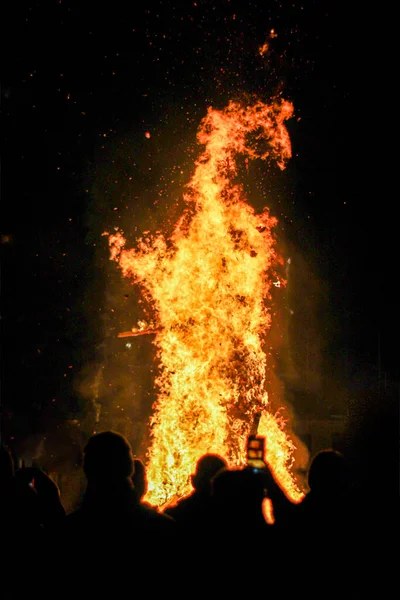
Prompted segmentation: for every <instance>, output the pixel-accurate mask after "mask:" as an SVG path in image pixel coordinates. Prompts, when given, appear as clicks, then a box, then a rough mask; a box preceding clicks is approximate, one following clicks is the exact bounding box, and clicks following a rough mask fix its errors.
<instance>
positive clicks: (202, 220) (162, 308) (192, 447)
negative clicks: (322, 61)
mask: <svg viewBox="0 0 400 600" xmlns="http://www.w3.org/2000/svg"><path fill="white" fill-rule="evenodd" d="M292 114H293V106H292V104H291V103H289V102H287V101H284V100H279V101H276V102H275V103H273V104H271V105H266V104H264V103H261V102H257V103H256V104H254V105H253V106H242V105H240V104H238V103H234V102H231V103H230V104H229V105H228V106H227V107H226V108H225V109H224V110H216V109H213V108H209V109H208V112H207V115H206V117H205V118H204V119H203V121H202V123H201V125H200V128H199V131H198V134H197V139H198V142H199V143H200V144H202V145H204V146H205V148H204V150H203V152H202V153H201V154H200V156H199V158H198V160H197V161H196V163H195V171H194V174H193V177H192V179H191V181H190V182H189V184H188V186H187V188H186V194H185V200H186V202H187V203H188V208H187V210H186V211H185V212H184V215H183V216H182V218H181V219H180V220H179V222H178V223H177V224H176V226H175V229H174V232H173V234H172V236H171V238H170V239H169V240H166V239H165V238H164V236H163V235H162V234H158V235H155V236H151V235H149V234H147V235H146V237H145V238H139V239H138V240H137V242H138V247H137V250H133V249H130V250H127V249H125V244H126V240H125V239H124V237H123V236H122V234H121V233H120V232H119V231H118V230H117V231H116V233H115V234H112V235H109V244H110V248H111V259H112V260H115V261H117V262H118V264H119V266H120V268H121V270H122V274H123V276H124V277H129V278H132V280H133V282H134V283H136V284H138V285H139V286H140V287H141V289H142V291H143V294H144V297H145V298H147V300H148V301H149V302H150V303H151V305H152V307H153V309H154V314H155V317H154V321H155V323H156V327H155V328H154V329H153V331H152V332H153V333H155V334H156V337H155V345H156V347H157V349H158V359H159V363H160V372H159V376H158V377H157V379H156V382H155V384H156V388H157V392H158V394H157V400H156V402H155V404H154V407H153V416H152V417H151V420H150V433H151V448H150V449H149V451H148V465H147V476H148V483H149V487H148V493H147V495H146V500H147V501H149V502H151V503H152V504H155V505H157V506H160V507H162V506H166V505H168V504H170V503H171V502H173V501H174V500H176V499H177V498H179V497H182V496H185V495H187V494H188V493H189V492H190V491H191V489H192V488H191V484H190V474H191V473H193V472H194V469H195V465H196V462H197V460H198V459H199V458H200V456H202V455H203V454H205V453H207V452H214V453H217V454H220V455H222V456H224V457H225V458H226V460H227V461H228V464H229V465H230V466H232V467H237V466H243V465H244V463H245V459H246V441H247V437H248V435H249V434H250V433H251V432H257V428H258V433H259V434H260V435H264V436H265V437H266V442H267V450H266V460H267V461H268V463H269V464H270V466H271V468H272V469H273V471H274V472H275V474H276V476H277V478H278V480H279V481H280V482H281V484H282V487H283V488H284V489H285V491H286V493H287V495H288V496H289V497H291V498H293V499H297V498H298V497H299V496H300V495H301V492H300V491H299V489H298V488H297V485H296V482H295V480H294V477H293V475H292V473H291V467H292V452H293V449H294V446H293V444H292V442H291V441H290V439H289V438H288V436H287V435H286V433H285V431H284V428H285V424H284V423H283V422H281V421H280V420H279V419H278V418H277V417H275V416H273V415H272V414H271V413H270V412H269V411H268V410H267V408H268V395H267V392H266V390H265V381H266V375H267V369H268V368H271V365H269V364H268V357H267V355H266V354H265V352H264V351H263V348H262V346H263V336H264V335H265V333H266V332H267V331H268V329H269V328H270V324H271V314H270V309H269V307H268V302H269V301H270V299H271V295H270V290H271V286H272V285H276V274H275V273H274V272H273V269H274V266H277V264H278V263H279V260H280V259H279V256H278V254H277V252H276V250H275V239H274V235H273V228H274V227H275V226H276V224H277V220H276V219H275V218H274V217H272V216H271V215H270V213H269V210H268V208H265V209H264V210H263V212H262V213H261V214H258V215H257V214H255V211H254V209H253V208H252V207H251V206H250V205H249V204H248V203H247V202H246V199H245V197H244V193H243V190H242V189H241V187H240V186H239V185H237V184H233V183H232V180H233V178H234V177H235V176H236V175H237V174H238V167H237V164H236V160H235V159H236V157H237V156H238V155H239V154H244V155H245V156H246V157H250V158H253V159H255V158H261V159H275V160H276V162H277V164H278V166H279V167H280V168H281V169H284V168H285V165H286V162H287V160H288V159H289V158H290V157H291V144H290V139H289V135H288V132H287V129H286V127H285V125H284V122H285V120H286V119H289V118H290V117H291V116H292ZM265 141H266V142H267V144H265ZM262 144H264V145H262ZM274 281H275V284H274ZM279 281H280V282H281V283H283V284H284V281H283V280H282V278H280V279H279ZM139 330H140V328H139ZM139 330H137V331H139ZM135 331H136V330H135Z"/></svg>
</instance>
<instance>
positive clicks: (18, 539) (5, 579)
mask: <svg viewBox="0 0 400 600" xmlns="http://www.w3.org/2000/svg"><path fill="white" fill-rule="evenodd" d="M41 521H42V519H41V512H40V502H39V499H38V494H37V492H36V490H35V489H34V488H33V487H32V486H30V485H29V482H27V481H21V480H20V479H19V478H18V477H16V474H15V471H14V463H13V460H12V456H11V452H10V451H9V449H8V448H7V447H6V446H5V445H4V444H2V445H1V450H0V536H1V554H2V558H1V577H0V595H1V597H2V598H4V600H17V599H18V600H19V599H20V598H26V596H27V594H29V591H30V587H31V586H30V583H29V582H30V581H31V580H33V578H34V576H35V574H36V572H37V569H38V567H39V557H40V556H42V555H43V550H44V546H45V544H44V530H43V525H42V522H41ZM22 564H23V571H24V576H23V577H21V572H20V568H21V565H22Z"/></svg>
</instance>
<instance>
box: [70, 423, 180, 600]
mask: <svg viewBox="0 0 400 600" xmlns="http://www.w3.org/2000/svg"><path fill="white" fill-rule="evenodd" d="M83 469H84V472H85V475H86V479H87V488H86V491H85V494H84V497H83V500H82V504H81V506H80V507H79V508H78V509H77V510H75V511H74V512H72V513H71V514H70V515H68V516H67V517H66V519H65V531H64V532H63V533H62V534H61V537H62V542H61V544H63V543H64V544H65V546H66V547H68V548H69V549H70V550H69V551H70V552H71V553H72V555H73V556H74V564H73V570H74V578H73V580H71V582H70V587H69V589H68V590H66V596H68V593H72V592H73V594H74V596H75V595H76V592H77V591H78V593H79V591H81V593H82V597H85V596H86V595H87V594H88V593H90V594H91V595H92V594H94V596H95V597H96V598H99V597H104V598H106V597H108V598H109V597H110V594H112V595H114V596H115V595H117V596H118V595H119V594H121V593H125V592H126V593H130V591H131V590H129V588H130V586H131V581H130V577H128V575H129V576H130V569H132V568H138V569H140V570H141V571H142V570H143V569H146V568H150V566H153V568H154V570H155V572H157V569H158V570H159V571H160V569H162V568H164V565H161V564H159V560H160V556H162V557H163V559H165V560H166V561H167V559H168V556H170V555H168V554H167V551H169V552H172V549H171V548H170V546H171V544H172V541H173V539H174V537H175V532H176V524H175V521H174V520H173V519H172V518H171V517H168V516H166V515H163V514H161V513H159V512H158V511H157V510H156V509H154V508H151V507H149V506H146V505H144V504H141V503H140V502H139V501H138V498H137V496H136V493H135V491H134V487H133V482H132V476H133V470H134V459H133V455H132V450H131V447H130V444H129V443H128V441H127V440H126V439H125V437H123V436H122V435H120V434H119V433H116V432H113V431H106V432H102V433H98V434H95V435H93V436H92V437H91V438H90V440H89V441H88V443H87V445H86V447H85V448H84V455H83ZM167 549H168V550H167ZM172 555H173V552H172ZM153 563H154V564H153ZM165 564H167V562H166V563H165ZM125 578H126V580H125ZM161 579H162V578H160V581H161ZM155 585H156V584H155Z"/></svg>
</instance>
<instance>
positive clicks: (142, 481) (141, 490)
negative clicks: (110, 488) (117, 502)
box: [132, 458, 147, 500]
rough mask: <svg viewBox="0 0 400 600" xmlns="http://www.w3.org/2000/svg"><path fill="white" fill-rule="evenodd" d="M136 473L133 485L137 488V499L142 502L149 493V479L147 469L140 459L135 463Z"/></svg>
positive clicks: (134, 473) (135, 460)
mask: <svg viewBox="0 0 400 600" xmlns="http://www.w3.org/2000/svg"><path fill="white" fill-rule="evenodd" d="M133 466H134V471H133V475H132V483H133V487H134V488H135V493H136V497H137V499H138V500H141V499H142V498H143V496H144V495H145V493H146V492H147V477H146V467H145V466H144V464H143V462H142V461H141V460H140V458H135V459H134V461H133Z"/></svg>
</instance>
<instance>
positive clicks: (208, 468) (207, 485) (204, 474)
mask: <svg viewBox="0 0 400 600" xmlns="http://www.w3.org/2000/svg"><path fill="white" fill-rule="evenodd" d="M227 466H228V464H227V462H226V460H225V459H224V458H222V456H220V455H219V454H204V455H203V456H201V457H200V458H199V460H198V461H197V464H196V471H195V472H194V473H193V475H192V476H191V481H192V485H193V487H194V489H195V490H197V491H205V490H207V491H208V490H210V489H211V481H212V480H213V478H214V477H215V476H216V474H217V473H219V471H221V470H222V469H226V468H227Z"/></svg>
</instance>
